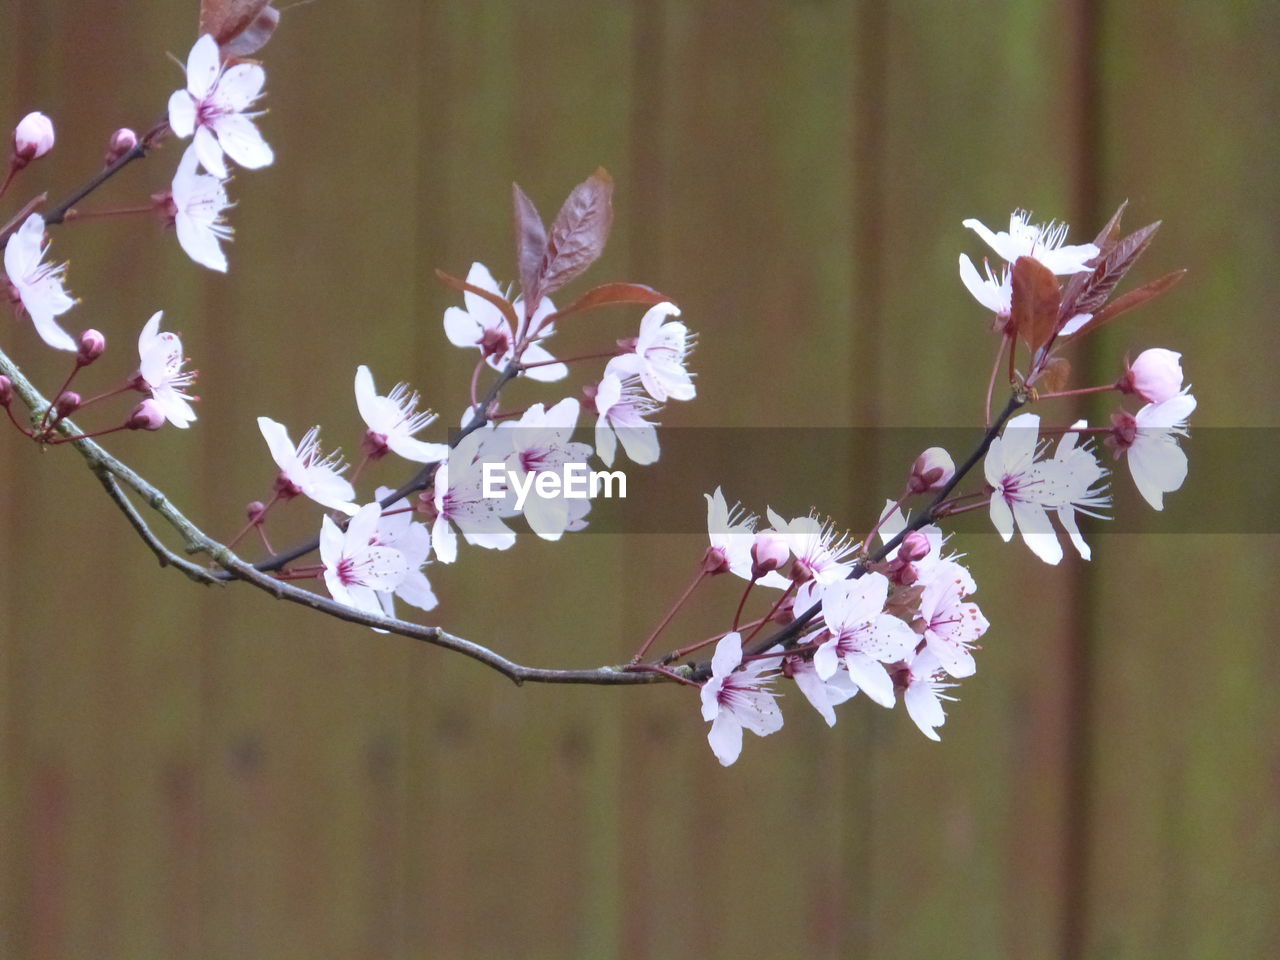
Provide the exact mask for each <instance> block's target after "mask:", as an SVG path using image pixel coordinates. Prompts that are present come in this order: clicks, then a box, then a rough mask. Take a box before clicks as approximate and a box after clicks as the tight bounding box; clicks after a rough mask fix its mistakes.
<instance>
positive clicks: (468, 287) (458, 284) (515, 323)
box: [436, 270, 520, 330]
mask: <svg viewBox="0 0 1280 960" xmlns="http://www.w3.org/2000/svg"><path fill="white" fill-rule="evenodd" d="M436 276H437V277H439V278H440V280H441V282H442V283H444V284H446V285H448V286H450V287H453V289H455V290H465V291H466V292H467V293H474V294H475V295H476V296H477V297H483V298H484V299H485V300H488V301H489V302H490V303H492V304H493V305H494V306H495V307H497V308H498V309H499V310H501V311H502V315H503V316H504V317H506V318H507V322H508V323H509V324H511V329H512V330H517V329H519V327H520V321H519V320H518V319H517V318H516V308H515V307H513V306H512V305H511V301H509V300H507V299H506V298H505V297H500V296H498V295H497V294H496V293H493V292H492V291H489V290H483V289H481V288H480V287H477V286H474V285H473V284H470V283H467V281H465V280H462V279H460V278H458V277H455V276H453V275H452V274H449V273H445V272H444V271H443V270H437V271H436Z"/></svg>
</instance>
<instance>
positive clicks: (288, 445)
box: [258, 417, 297, 470]
mask: <svg viewBox="0 0 1280 960" xmlns="http://www.w3.org/2000/svg"><path fill="white" fill-rule="evenodd" d="M258 429H259V430H261V431H262V438H263V439H264V440H266V441H267V449H268V450H270V451H271V459H272V460H274V461H275V462H276V466H278V467H280V469H282V470H283V469H284V468H285V467H286V466H288V465H289V464H291V463H292V462H293V460H294V457H295V455H296V452H297V450H296V448H295V447H294V445H293V441H291V440H290V439H289V431H288V430H287V429H286V428H285V426H284V424H282V423H277V422H276V421H275V420H272V419H271V418H270V417H259V418H258Z"/></svg>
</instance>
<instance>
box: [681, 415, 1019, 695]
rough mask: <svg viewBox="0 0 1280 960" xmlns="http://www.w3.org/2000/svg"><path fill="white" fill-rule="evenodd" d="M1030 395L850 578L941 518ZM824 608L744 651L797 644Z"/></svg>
mask: <svg viewBox="0 0 1280 960" xmlns="http://www.w3.org/2000/svg"><path fill="white" fill-rule="evenodd" d="M1029 399H1030V397H1029V395H1028V394H1027V393H1026V392H1025V391H1017V392H1015V393H1014V394H1013V395H1012V396H1011V397H1010V398H1009V402H1008V403H1006V404H1005V407H1004V410H1002V411H1001V412H1000V415H999V416H998V417H996V419H995V421H994V422H992V424H991V425H990V426H989V427H987V432H986V433H985V434H983V437H982V440H981V441H979V443H978V445H977V446H976V447H975V448H974V450H973V452H972V453H970V454H969V456H968V457H967V458H966V459H965V461H964V463H962V464H960V465H959V466H958V467H956V472H955V475H954V476H953V477H952V478H951V479H950V480H949V481H947V483H946V484H945V485H944V486H943V487H942V488H941V489H939V490H938V492H937V493H936V494H935V495H934V497H933V499H932V500H931V501H929V505H928V506H927V507H925V508H924V509H923V510H921V511H920V512H919V513H918V514H916V516H915V518H914V519H912V520H911V521H909V522H908V523H907V525H906V526H905V527H903V528H902V530H900V531H899V532H898V534H897V535H896V536H895V537H893V539H891V540H889V541H888V542H887V543H886V544H885V545H884V546H882V547H881V548H880V549H879V550H877V551H876V552H875V553H873V554H872V555H871V556H870V557H868V558H867V559H865V560H860V561H858V563H856V564H855V565H854V567H853V569H852V570H851V571H850V573H849V579H850V580H856V579H858V578H859V577H861V576H862V575H863V574H864V573H866V572H867V568H868V566H869V565H870V564H873V563H879V562H880V561H881V560H883V559H884V558H885V557H887V556H888V555H889V554H890V553H892V552H893V551H894V550H896V549H897V548H898V547H899V546H900V545H901V544H902V541H903V540H905V539H906V536H907V534H909V533H912V532H914V531H916V530H919V529H920V528H921V527H924V526H928V525H929V524H930V523H933V522H934V521H935V520H937V519H938V518H937V517H936V516H935V511H936V510H937V508H938V506H939V505H940V504H941V503H942V502H943V501H944V500H946V499H947V497H948V496H950V495H951V491H952V490H954V489H955V488H956V487H957V486H958V485H959V484H960V482H961V481H962V480H964V478H965V476H967V475H968V474H969V472H970V471H971V470H973V468H974V467H976V466H977V465H978V463H979V462H980V461H981V460H982V458H983V457H985V456H986V455H987V451H988V450H989V449H990V448H991V442H992V441H993V440H995V438H996V437H997V436H999V434H1000V431H1001V430H1002V429H1004V425H1005V423H1006V422H1007V421H1008V419H1009V418H1010V417H1012V416H1013V415H1014V414H1015V413H1017V412H1018V410H1019V409H1021V408H1022V407H1023V406H1025V405H1026V403H1027V401H1028V400H1029ZM821 610H822V604H821V603H815V604H814V605H813V606H811V607H810V608H809V609H808V610H805V611H804V612H803V613H800V614H798V615H797V616H796V618H795V619H794V620H792V621H791V622H790V623H789V624H787V625H786V626H785V627H782V628H781V629H780V630H776V631H775V632H774V633H772V634H770V635H769V636H767V637H765V638H764V639H762V640H759V641H757V642H755V643H753V644H751V645H750V647H748V648H747V649H746V650H745V654H744V655H745V656H752V655H754V654H757V653H763V652H764V651H766V650H768V649H769V648H770V647H773V646H775V645H777V644H782V645H783V646H784V647H792V646H795V642H796V639H797V638H798V637H799V636H800V634H801V633H803V632H804V629H805V627H806V626H808V624H809V622H810V621H811V620H813V618H814V617H816V616H817V615H818V613H819V612H820V611H821ZM709 676H711V662H710V661H705V662H703V663H699V664H696V665H695V666H694V667H693V672H692V674H691V677H692V679H693V680H694V681H695V682H696V681H701V680H705V679H706V678H707V677H709Z"/></svg>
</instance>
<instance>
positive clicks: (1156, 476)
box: [1128, 437, 1187, 510]
mask: <svg viewBox="0 0 1280 960" xmlns="http://www.w3.org/2000/svg"><path fill="white" fill-rule="evenodd" d="M1128 458H1129V472H1130V473H1131V474H1132V475H1133V482H1134V484H1135V485H1136V486H1137V488H1138V492H1139V493H1141V494H1142V496H1143V497H1144V498H1145V499H1146V501H1147V503H1149V504H1151V506H1152V507H1154V508H1155V509H1156V510H1163V509H1164V495H1165V494H1166V493H1172V492H1173V491H1174V490H1177V489H1179V488H1180V487H1181V486H1182V484H1183V482H1184V481H1185V480H1186V479H1187V454H1186V451H1184V450H1183V449H1182V448H1181V447H1179V446H1178V444H1177V443H1175V442H1174V441H1173V440H1172V439H1164V438H1161V437H1155V438H1152V439H1145V440H1144V439H1143V438H1141V437H1140V438H1139V440H1138V442H1136V443H1135V444H1134V445H1133V446H1131V447H1130V448H1129V453H1128Z"/></svg>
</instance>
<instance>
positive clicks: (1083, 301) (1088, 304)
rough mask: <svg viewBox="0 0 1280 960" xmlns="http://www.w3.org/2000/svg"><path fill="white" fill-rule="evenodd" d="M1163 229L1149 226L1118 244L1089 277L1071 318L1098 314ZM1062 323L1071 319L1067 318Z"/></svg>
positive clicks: (1153, 225)
mask: <svg viewBox="0 0 1280 960" xmlns="http://www.w3.org/2000/svg"><path fill="white" fill-rule="evenodd" d="M1159 229H1160V221H1159V220H1157V221H1156V222H1155V223H1149V224H1147V225H1146V226H1145V227H1143V228H1142V229H1141V230H1136V231H1134V232H1133V233H1131V234H1129V236H1127V237H1125V238H1124V239H1123V240H1121V241H1120V242H1119V243H1117V244H1115V245H1114V246H1113V247H1112V248H1111V250H1110V251H1108V253H1107V254H1106V256H1104V257H1103V258H1102V261H1101V262H1100V263H1099V264H1098V266H1097V267H1096V268H1094V271H1093V273H1091V274H1089V275H1088V281H1087V282H1086V283H1085V286H1084V290H1083V291H1081V293H1080V296H1079V297H1078V298H1077V299H1076V301H1075V303H1074V304H1072V306H1071V314H1072V316H1075V315H1076V314H1077V313H1097V312H1098V310H1099V309H1100V308H1101V307H1102V305H1103V304H1104V303H1106V302H1107V298H1108V297H1110V296H1111V294H1112V293H1113V292H1115V289H1116V284H1118V283H1119V282H1120V281H1121V280H1122V279H1123V278H1124V275H1125V274H1126V273H1128V272H1129V268H1130V267H1132V266H1133V265H1134V264H1135V263H1136V262H1137V261H1138V258H1139V257H1140V256H1142V254H1143V253H1145V252H1146V249H1147V247H1149V246H1150V245H1151V241H1152V239H1154V237H1155V235H1156V231H1157V230H1159ZM1063 319H1069V318H1066V317H1064V318H1063Z"/></svg>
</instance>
